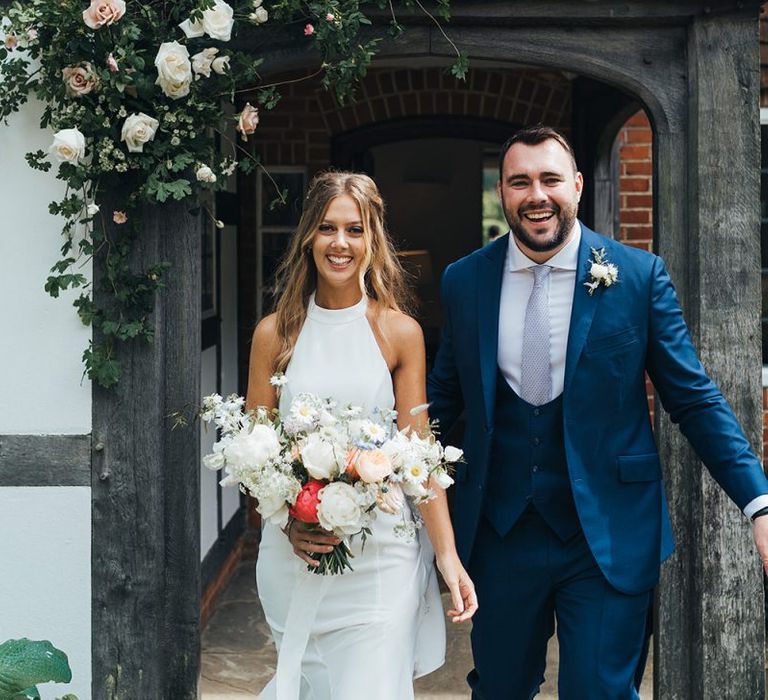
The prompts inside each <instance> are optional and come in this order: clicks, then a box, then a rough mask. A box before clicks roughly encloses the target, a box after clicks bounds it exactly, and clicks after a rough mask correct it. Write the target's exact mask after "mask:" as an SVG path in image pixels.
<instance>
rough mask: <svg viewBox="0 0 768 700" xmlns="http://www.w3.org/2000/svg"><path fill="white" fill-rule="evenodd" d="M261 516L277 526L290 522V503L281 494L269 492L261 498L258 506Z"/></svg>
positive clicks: (283, 525)
mask: <svg viewBox="0 0 768 700" xmlns="http://www.w3.org/2000/svg"><path fill="white" fill-rule="evenodd" d="M257 510H258V511H259V513H260V514H261V517H263V518H264V519H265V520H267V521H269V522H270V523H272V524H273V525H277V527H281V528H282V527H285V526H286V525H287V524H288V504H287V503H286V502H285V499H284V498H283V497H282V496H281V495H280V494H269V495H266V496H264V495H263V496H262V497H261V498H260V499H259V507H258V508H257Z"/></svg>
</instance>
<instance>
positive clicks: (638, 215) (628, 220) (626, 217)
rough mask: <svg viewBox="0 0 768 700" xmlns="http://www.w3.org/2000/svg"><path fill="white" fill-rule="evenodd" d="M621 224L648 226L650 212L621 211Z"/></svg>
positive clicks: (642, 210)
mask: <svg viewBox="0 0 768 700" xmlns="http://www.w3.org/2000/svg"><path fill="white" fill-rule="evenodd" d="M620 214H621V224H622V226H623V225H624V224H650V223H651V212H650V210H649V209H622V210H621V212H620Z"/></svg>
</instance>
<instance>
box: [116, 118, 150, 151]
mask: <svg viewBox="0 0 768 700" xmlns="http://www.w3.org/2000/svg"><path fill="white" fill-rule="evenodd" d="M159 125H160V122H158V121H157V119H153V118H152V117H150V116H149V115H147V114H144V112H139V113H138V114H131V115H130V116H129V117H128V118H127V119H126V120H125V122H124V123H123V130H122V133H121V134H120V139H121V140H122V141H125V145H126V146H128V151H129V152H130V153H143V152H144V144H145V143H148V142H149V141H152V140H153V139H154V138H155V132H156V131H157V127H158V126H159Z"/></svg>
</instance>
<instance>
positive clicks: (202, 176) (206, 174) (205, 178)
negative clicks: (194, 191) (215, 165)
mask: <svg viewBox="0 0 768 700" xmlns="http://www.w3.org/2000/svg"><path fill="white" fill-rule="evenodd" d="M195 177H196V178H197V179H198V180H199V181H200V182H210V183H213V182H216V175H215V174H214V172H213V170H211V169H210V168H209V167H208V166H207V165H201V166H200V167H199V168H198V169H197V172H195Z"/></svg>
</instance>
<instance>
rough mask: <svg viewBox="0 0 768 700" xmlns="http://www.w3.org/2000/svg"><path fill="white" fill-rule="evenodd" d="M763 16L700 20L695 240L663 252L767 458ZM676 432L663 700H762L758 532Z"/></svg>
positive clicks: (693, 141) (667, 239)
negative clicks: (761, 214)
mask: <svg viewBox="0 0 768 700" xmlns="http://www.w3.org/2000/svg"><path fill="white" fill-rule="evenodd" d="M751 4H752V5H754V7H752V8H750V9H748V10H746V11H742V12H740V13H738V14H736V13H733V14H727V15H725V16H723V15H720V16H717V17H710V16H708V15H707V14H704V15H702V16H698V17H696V18H695V19H694V20H693V23H692V24H691V26H690V28H689V34H688V37H689V38H688V60H689V76H688V86H689V120H688V144H689V149H688V154H689V157H688V185H687V206H688V213H689V215H688V226H687V228H685V229H681V230H680V231H670V230H663V229H662V230H660V231H659V232H658V238H659V248H660V252H661V253H662V255H664V257H665V258H666V259H667V261H668V263H669V264H670V268H671V274H672V276H673V279H675V280H676V282H677V284H678V287H679V288H680V292H681V297H682V298H683V304H684V308H685V311H686V316H687V319H688V322H689V324H690V327H691V331H692V334H693V336H694V340H695V342H696V344H697V347H698V348H699V351H700V354H701V357H702V360H703V361H704V364H705V365H706V366H707V368H708V369H709V371H710V373H711V374H712V376H713V378H714V379H715V381H716V382H717V383H718V384H719V386H720V388H721V389H722V390H723V393H724V394H725V396H726V398H727V399H728V400H729V401H730V403H731V405H732V406H733V408H734V410H735V412H736V414H737V415H738V417H739V419H740V420H741V422H742V425H743V426H744V429H745V431H746V433H747V436H748V438H749V439H750V441H751V443H752V445H753V446H754V447H755V448H757V449H759V446H760V444H761V442H762V429H761V428H762V421H761V415H762V405H761V396H762V392H761V387H760V355H761V350H760V333H759V316H760V313H759V309H760V276H759V264H760V263H759V260H760V239H759V230H760V228H759V219H758V210H759V204H760V197H759V177H760V174H759V173H760V160H759V158H760V139H759V121H758V102H759V85H760V76H759V72H758V70H759V62H758V46H759V44H758V24H757V16H758V7H757V3H751ZM659 196H664V193H663V192H662V193H661V194H660V195H659ZM683 196H685V195H683ZM676 432H677V429H676V428H674V427H672V426H670V425H669V422H668V420H665V421H663V423H662V425H661V426H660V439H661V444H662V448H663V452H664V458H665V461H666V465H667V472H668V474H667V479H668V481H667V483H668V488H669V491H670V493H671V501H672V513H673V522H674V528H675V535H676V539H677V543H678V551H677V553H676V555H675V557H674V558H673V559H672V561H671V562H669V563H668V564H667V565H666V566H665V567H664V568H663V571H662V582H661V586H660V596H659V607H658V611H659V615H658V620H657V643H656V654H655V665H656V673H657V676H656V697H657V698H661V699H662V700H666V699H667V698H691V699H693V698H695V699H696V700H699V699H701V700H725V699H732V700H746V699H747V698H749V699H752V698H755V699H757V698H764V697H765V666H764V665H765V656H764V642H765V640H764V624H765V622H764V610H763V595H762V583H763V577H762V574H761V571H760V566H759V562H758V559H757V556H756V553H755V549H754V546H753V543H752V538H751V534H750V527H749V525H748V524H747V523H746V521H745V519H744V517H743V516H742V515H741V514H740V513H739V512H738V510H737V509H736V507H735V506H734V505H733V504H732V503H731V502H730V501H729V500H728V499H727V498H726V497H725V495H724V494H723V492H722V491H721V490H720V489H719V488H718V487H717V485H716V484H715V483H714V481H713V480H712V479H711V478H710V477H709V475H708V474H707V473H706V472H705V471H703V470H702V469H701V467H700V464H699V463H698V460H697V459H696V458H695V456H694V455H693V454H692V453H691V451H690V449H688V447H687V445H685V444H684V442H683V441H682V440H681V439H680V438H679V437H678V436H677V435H675V433H676Z"/></svg>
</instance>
